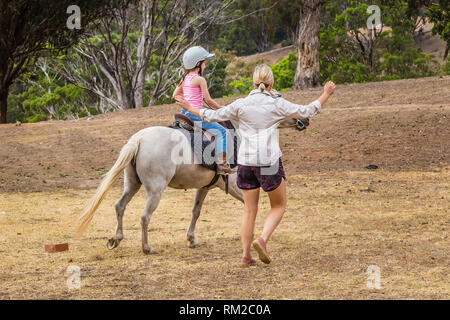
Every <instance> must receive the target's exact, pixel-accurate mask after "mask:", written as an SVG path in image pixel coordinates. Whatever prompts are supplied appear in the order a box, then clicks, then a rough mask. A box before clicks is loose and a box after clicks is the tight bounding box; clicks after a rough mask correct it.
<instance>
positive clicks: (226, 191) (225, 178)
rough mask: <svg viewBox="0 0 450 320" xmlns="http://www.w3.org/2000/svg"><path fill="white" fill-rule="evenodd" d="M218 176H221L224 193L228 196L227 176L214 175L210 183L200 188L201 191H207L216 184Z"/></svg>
mask: <svg viewBox="0 0 450 320" xmlns="http://www.w3.org/2000/svg"><path fill="white" fill-rule="evenodd" d="M220 176H222V179H223V181H224V182H225V193H226V194H228V175H227V174H226V175H220V174H217V172H216V174H215V175H214V178H212V180H211V182H210V183H208V184H207V185H206V186H204V187H202V189H208V188H209V187H212V186H213V185H215V184H216V182H217V180H219V178H220Z"/></svg>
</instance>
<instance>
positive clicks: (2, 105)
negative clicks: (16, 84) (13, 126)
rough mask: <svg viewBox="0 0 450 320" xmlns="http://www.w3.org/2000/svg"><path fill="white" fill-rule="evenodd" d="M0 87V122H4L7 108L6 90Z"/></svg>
mask: <svg viewBox="0 0 450 320" xmlns="http://www.w3.org/2000/svg"><path fill="white" fill-rule="evenodd" d="M8 89H9V88H0V123H6V110H7V109H8V91H9V90H8Z"/></svg>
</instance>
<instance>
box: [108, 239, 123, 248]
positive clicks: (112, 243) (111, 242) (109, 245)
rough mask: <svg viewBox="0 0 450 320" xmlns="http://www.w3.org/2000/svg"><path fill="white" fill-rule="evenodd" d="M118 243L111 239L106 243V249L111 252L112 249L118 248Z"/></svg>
mask: <svg viewBox="0 0 450 320" xmlns="http://www.w3.org/2000/svg"><path fill="white" fill-rule="evenodd" d="M119 243H120V241H119V240H117V239H114V238H111V239H109V240H108V242H107V243H106V247H107V248H108V249H109V250H112V249H114V248H117V247H118V246H119Z"/></svg>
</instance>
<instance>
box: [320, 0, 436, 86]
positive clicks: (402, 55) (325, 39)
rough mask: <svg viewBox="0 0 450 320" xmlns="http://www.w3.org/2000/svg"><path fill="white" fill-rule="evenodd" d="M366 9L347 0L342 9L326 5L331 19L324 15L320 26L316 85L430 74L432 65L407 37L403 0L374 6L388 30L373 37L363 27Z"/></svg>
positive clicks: (409, 20)
mask: <svg viewBox="0 0 450 320" xmlns="http://www.w3.org/2000/svg"><path fill="white" fill-rule="evenodd" d="M369 4H371V3H369V2H366V1H348V2H346V4H345V6H344V5H343V3H342V1H332V2H329V3H328V4H327V5H326V6H325V10H326V11H330V12H334V16H333V15H331V14H330V15H327V16H326V19H325V22H326V24H325V23H324V24H322V26H321V32H320V41H321V49H320V61H321V81H322V82H323V83H324V82H326V81H328V80H332V81H334V82H336V83H352V82H367V81H377V80H391V79H403V78H414V77H425V76H431V75H434V74H436V73H437V71H438V69H439V67H438V62H437V60H436V59H434V58H433V57H432V56H431V55H427V54H425V53H423V52H422V51H421V50H420V49H419V48H418V46H417V45H416V43H415V41H414V39H413V37H412V34H413V31H414V28H415V23H414V21H415V20H414V19H415V18H414V17H416V16H417V12H416V10H413V9H414V8H413V9H411V7H410V6H409V5H408V2H407V1H404V0H393V1H390V2H386V1H375V4H377V5H378V6H379V7H380V9H381V21H382V22H383V24H384V26H389V27H390V30H389V29H387V28H385V30H384V31H381V30H378V31H377V32H374V31H371V30H367V26H366V21H367V19H368V17H369V14H368V13H367V11H366V10H367V7H368V5H369ZM341 7H345V9H343V10H342V9H340V8H341ZM412 15H414V17H412ZM386 29H387V30H386Z"/></svg>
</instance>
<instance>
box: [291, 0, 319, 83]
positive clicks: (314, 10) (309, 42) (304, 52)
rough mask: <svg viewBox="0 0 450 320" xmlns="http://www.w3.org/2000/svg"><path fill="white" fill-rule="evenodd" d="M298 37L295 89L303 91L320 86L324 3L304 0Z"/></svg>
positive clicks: (316, 0)
mask: <svg viewBox="0 0 450 320" xmlns="http://www.w3.org/2000/svg"><path fill="white" fill-rule="evenodd" d="M300 6H301V7H300V21H299V28H298V35H297V41H296V42H297V54H298V61H297V70H296V71H295V78H294V88H295V89H303V88H311V87H316V86H318V85H320V63H319V47H320V9H321V7H322V1H320V0H304V1H301V4H300Z"/></svg>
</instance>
